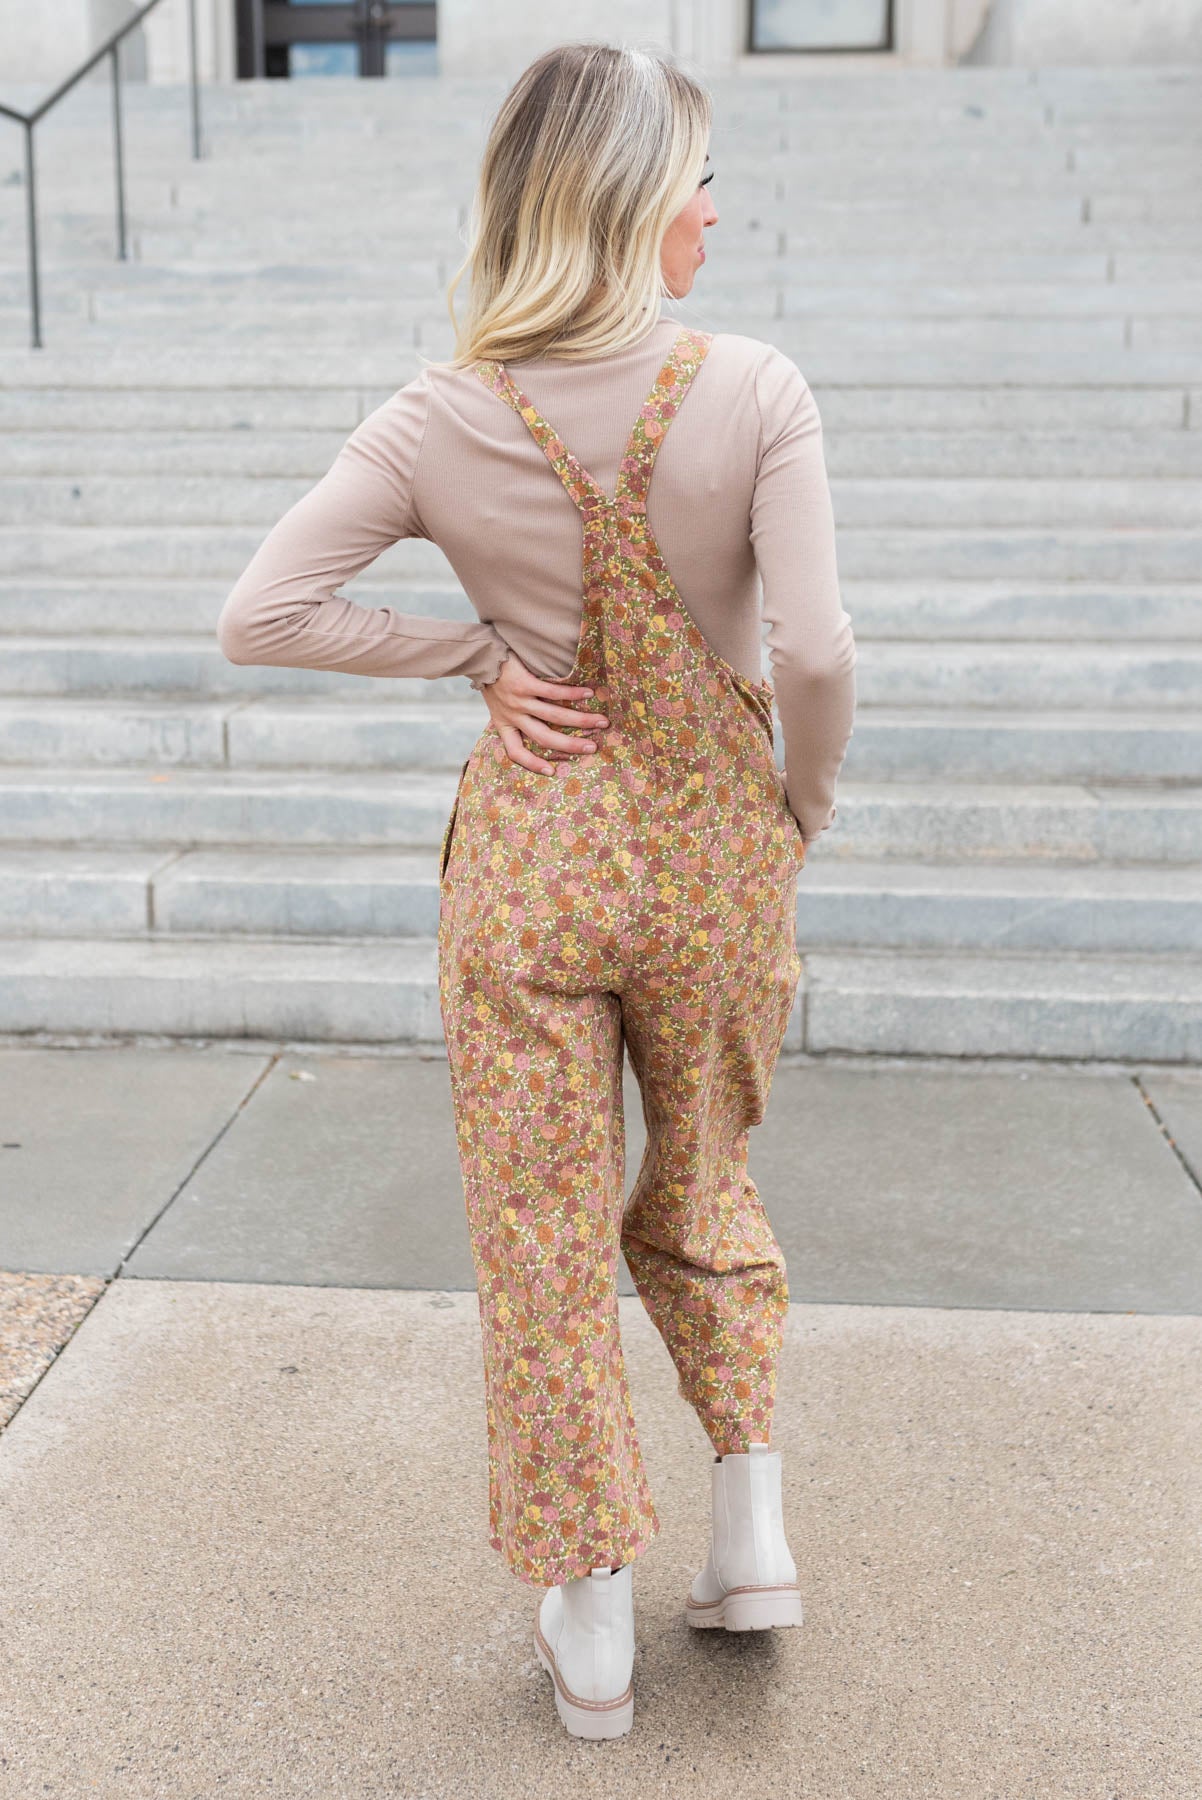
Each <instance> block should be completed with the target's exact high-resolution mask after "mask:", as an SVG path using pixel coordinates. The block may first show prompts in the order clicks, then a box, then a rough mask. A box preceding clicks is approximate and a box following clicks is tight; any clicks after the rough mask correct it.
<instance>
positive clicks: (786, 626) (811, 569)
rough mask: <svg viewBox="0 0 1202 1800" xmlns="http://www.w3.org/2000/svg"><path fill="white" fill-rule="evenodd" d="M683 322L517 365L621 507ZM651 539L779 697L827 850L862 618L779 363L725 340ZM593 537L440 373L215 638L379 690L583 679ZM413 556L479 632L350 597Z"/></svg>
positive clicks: (545, 411) (671, 444)
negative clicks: (436, 558) (433, 562)
mask: <svg viewBox="0 0 1202 1800" xmlns="http://www.w3.org/2000/svg"><path fill="white" fill-rule="evenodd" d="M679 329H680V327H679V322H678V321H677V320H676V319H675V318H673V317H671V316H670V315H667V314H661V316H660V318H659V319H658V320H657V322H656V324H655V325H654V326H653V327H652V328H651V330H650V332H649V333H648V334H647V336H646V337H644V338H643V339H641V340H640V341H639V342H638V343H636V344H633V345H628V346H626V347H625V348H623V349H621V350H618V351H616V352H612V353H611V354H609V355H607V356H603V357H597V358H594V359H592V360H590V361H586V362H581V363H569V362H565V361H563V360H562V359H556V358H554V357H541V358H538V359H531V360H529V361H525V362H521V361H515V362H510V363H507V364H506V366H507V368H508V369H509V372H510V374H511V375H512V376H513V378H514V380H515V381H516V382H517V384H518V386H519V388H521V389H522V391H523V392H524V393H525V395H526V397H527V399H528V400H529V401H530V402H531V403H532V404H533V405H534V406H535V407H536V408H537V410H538V411H539V412H540V413H541V414H542V416H543V417H544V418H546V419H547V420H548V421H549V422H550V423H551V424H552V425H553V426H554V427H555V429H556V431H557V433H558V434H559V435H560V437H561V438H562V439H563V441H564V442H565V443H566V444H567V445H568V447H569V449H571V450H572V451H573V452H574V454H575V455H576V457H577V458H578V459H579V461H580V462H581V463H582V464H583V466H584V467H585V468H586V469H587V470H588V471H589V473H590V474H591V475H592V476H593V477H594V479H595V480H596V481H598V482H599V483H600V485H601V487H602V488H603V489H604V491H605V492H607V493H609V494H612V493H613V492H614V490H615V488H616V485H617V478H618V464H619V460H620V457H621V454H622V451H623V449H624V447H625V444H626V441H627V438H628V436H629V433H630V430H631V427H632V426H633V423H634V420H635V418H636V416H637V414H638V411H639V408H640V406H641V405H642V403H643V401H644V400H645V399H646V397H647V394H648V393H649V392H650V390H651V387H652V385H653V384H654V381H655V378H656V375H657V374H658V372H659V369H660V367H661V366H662V364H663V360H664V356H665V354H666V352H667V351H668V349H669V348H670V346H671V344H672V342H673V341H674V339H675V337H676V335H677V333H678V331H679ZM647 515H648V523H649V525H650V528H651V531H652V533H653V535H654V537H655V538H656V541H657V542H658V544H659V548H660V550H661V552H662V553H663V557H664V561H665V563H666V564H667V567H668V569H669V570H670V572H671V575H672V578H673V580H674V582H675V585H676V587H677V589H678V591H679V593H680V596H681V599H682V601H683V603H684V605H685V606H686V608H687V609H688V611H689V613H690V615H691V616H692V618H693V619H694V620H695V621H696V623H697V625H698V627H699V629H700V630H701V632H702V635H703V636H704V637H705V638H706V639H707V641H708V642H709V643H710V644H711V645H712V647H713V648H714V649H715V650H716V651H717V652H718V654H719V655H720V656H722V657H724V658H725V659H726V661H727V662H729V663H731V664H732V665H733V666H734V667H735V668H736V669H738V670H740V671H741V672H742V673H743V674H745V675H746V676H747V677H748V678H749V679H750V680H752V681H761V680H762V679H763V678H764V664H763V641H764V640H763V626H764V624H765V623H766V625H767V644H768V653H769V662H770V679H771V680H772V683H773V686H774V688H775V694H776V703H777V707H778V710H779V713H780V719H781V725H782V729H783V737H784V762H785V771H784V773H785V794H786V798H787V800H788V803H789V806H790V809H791V810H792V812H793V814H794V816H795V817H796V819H797V821H798V824H799V825H800V827H801V832H802V836H803V838H805V839H807V840H808V839H810V838H813V837H815V836H817V835H818V834H819V833H820V832H821V831H824V830H825V829H826V827H827V826H828V825H829V824H830V822H831V820H832V818H833V817H834V813H835V801H834V797H835V783H836V777H837V776H838V773H839V770H840V768H841V766H842V763H843V761H844V757H845V755H846V750H847V743H848V739H849V738H850V736H851V730H852V718H853V714H854V709H855V677H854V673H853V671H854V667H855V661H856V650H855V643H854V639H853V636H852V628H851V620H850V619H849V617H848V615H847V613H846V612H845V611H844V609H843V606H842V604H841V599H840V593H839V580H838V572H837V566H836V555H835V529H834V517H833V512H832V506H831V496H830V489H829V484H828V480H827V472H826V464H825V458H824V454H823V444H822V424H821V420H820V418H819V415H818V408H817V406H816V404H815V401H814V396H813V394H812V393H811V392H810V388H809V385H808V383H807V382H806V380H805V378H804V377H803V375H802V374H801V372H800V371H799V369H798V368H797V366H796V365H795V364H794V363H793V362H792V361H791V360H790V359H789V358H788V357H787V356H785V355H784V354H783V353H782V352H781V351H779V350H777V349H776V348H774V346H772V345H771V344H767V343H763V342H761V341H760V340H758V339H756V338H750V337H743V336H740V335H738V334H737V333H733V332H718V333H716V334H715V335H714V338H713V342H712V343H711V345H710V347H709V352H708V355H707V356H706V358H705V360H704V362H703V363H702V365H701V367H700V369H699V371H698V373H697V375H696V376H695V378H694V380H693V382H692V385H691V386H690V388H689V391H688V393H687V394H686V396H685V398H684V401H683V404H682V405H681V408H680V412H679V414H678V415H677V416H676V417H675V418H674V419H673V421H672V425H671V428H670V429H669V430H668V432H667V433H666V435H665V437H664V440H663V443H662V445H661V447H660V450H659V453H658V455H657V458H656V463H655V467H654V470H653V472H652V476H651V485H650V489H649V493H648V503H647ZM581 533H582V522H581V517H580V514H579V512H578V510H577V508H576V507H575V505H574V504H573V502H572V500H571V498H570V497H569V496H568V494H567V493H565V491H564V489H563V487H562V485H561V483H560V481H559V478H558V476H557V475H556V473H555V471H554V469H552V468H551V466H550V464H549V463H548V462H547V460H546V458H545V457H544V455H543V453H542V451H541V449H540V448H539V446H538V444H537V443H536V442H535V440H534V438H533V437H532V436H531V434H530V432H529V430H528V429H527V427H526V425H525V424H524V422H523V421H522V420H521V419H520V418H519V417H518V416H517V414H516V413H515V412H514V411H513V410H512V409H511V408H510V407H508V406H506V405H505V403H504V402H503V401H502V400H501V399H499V398H498V396H497V395H496V394H494V393H493V392H491V391H490V390H489V389H488V388H487V387H485V385H484V383H483V382H482V381H481V380H480V379H479V377H478V376H477V375H476V374H475V372H474V370H473V369H471V368H467V369H456V370H452V369H439V368H436V367H431V368H426V369H423V370H422V371H421V373H420V374H418V375H417V376H416V377H415V378H414V379H413V380H412V381H410V382H408V383H407V384H406V385H405V386H404V387H402V388H400V389H398V390H397V392H396V393H394V394H392V395H391V396H390V397H389V398H388V399H387V400H385V401H384V403H383V404H382V405H380V406H378V407H377V408H376V409H375V410H374V411H373V412H371V413H370V414H369V415H368V416H367V417H366V418H365V419H364V420H363V421H362V422H361V423H360V424H359V425H358V426H357V427H356V429H355V430H354V431H353V432H352V433H351V434H350V436H349V437H348V438H347V440H346V442H345V443H344V444H343V446H342V448H341V450H340V451H339V453H338V455H337V457H336V458H335V460H334V462H333V464H332V465H331V467H330V468H329V470H328V471H327V473H326V474H325V475H323V476H322V478H321V479H320V480H319V481H318V482H317V483H316V485H315V486H313V487H312V488H310V489H309V491H308V492H307V493H306V494H304V495H303V496H302V497H301V498H300V499H299V500H298V501H297V502H296V503H295V505H294V506H292V507H291V509H290V510H289V511H288V512H286V513H285V514H284V516H283V517H282V518H281V519H280V520H279V521H278V523H277V524H276V525H274V526H273V527H272V529H271V530H270V531H269V532H268V534H267V536H266V538H265V539H264V540H263V542H262V544H261V545H260V546H259V549H258V550H257V551H256V552H255V555H254V556H253V557H252V559H251V561H250V563H249V564H248V565H247V567H246V569H245V570H244V571H243V573H242V575H241V576H240V577H239V579H238V581H237V583H236V584H235V586H234V588H233V589H232V591H231V592H230V593H229V594H228V596H227V598H226V601H225V604H224V606H223V608H222V610H221V614H220V617H219V619H218V622H217V637H218V641H219V643H220V646H221V649H222V651H223V653H224V654H225V656H226V657H227V658H228V659H229V660H230V661H231V662H234V663H250V664H273V663H274V664H282V665H285V666H287V667H292V668H307V669H339V670H346V671H350V672H352V673H357V674H361V675H376V676H414V675H420V676H425V677H429V678H437V677H439V676H444V675H463V676H466V677H468V679H469V680H470V682H471V684H472V685H473V686H474V687H476V688H477V689H479V688H481V687H483V686H485V685H487V684H488V683H490V682H492V681H493V680H495V679H496V677H497V675H498V673H499V671H500V667H501V664H502V662H503V661H504V659H505V657H506V656H507V655H508V654H509V652H510V650H512V651H514V652H515V653H516V654H517V655H518V656H519V657H520V658H521V660H522V662H523V663H525V664H526V666H527V667H528V668H529V669H531V670H532V671H533V672H534V673H535V674H536V675H538V676H541V677H543V678H544V679H546V680H550V681H557V680H558V681H562V680H564V679H566V677H567V675H568V673H569V671H570V669H571V666H572V662H573V659H574V656H575V651H576V645H577V640H578V637H579V632H580V621H581V609H582V579H581V549H582V537H581ZM401 538H426V539H428V540H430V541H431V542H433V543H434V544H436V545H438V546H439V548H440V549H441V550H442V551H443V553H444V554H445V556H446V558H447V560H448V561H449V563H450V565H451V568H452V569H453V571H454V573H455V575H456V576H457V578H458V580H459V582H460V584H461V585H462V587H463V590H464V592H465V594H466V595H467V598H468V600H469V602H470V603H471V606H472V608H473V610H474V611H475V613H476V615H477V617H476V618H475V619H474V620H466V621H464V620H454V619H439V618H423V617H417V616H414V615H412V614H408V613H403V612H399V611H397V610H396V609H395V608H394V607H392V606H365V605H360V604H359V603H358V602H356V601H352V600H349V599H347V598H345V597H344V596H342V595H340V594H339V593H338V592H337V591H336V590H337V589H338V587H339V585H340V584H341V583H343V582H345V581H348V580H350V579H351V578H352V577H354V576H356V575H358V574H359V573H360V571H361V570H363V569H364V568H366V567H367V565H368V564H369V563H370V562H372V561H373V560H374V559H375V558H376V557H377V556H379V555H380V553H381V552H382V551H383V550H385V549H386V548H387V547H388V546H389V545H390V544H393V543H395V542H396V541H397V540H398V539H401Z"/></svg>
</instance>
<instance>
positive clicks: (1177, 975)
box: [802, 951, 1202, 1062]
mask: <svg viewBox="0 0 1202 1800" xmlns="http://www.w3.org/2000/svg"><path fill="white" fill-rule="evenodd" d="M805 990H806V991H805V1022H804V1027H803V1028H802V1041H803V1043H804V1047H805V1048H806V1049H807V1050H809V1051H812V1052H815V1053H819V1054H820V1053H823V1052H831V1051H835V1052H851V1053H859V1054H865V1053H867V1054H878V1055H927V1056H1036V1057H1071V1058H1082V1059H1088V1058H1099V1057H1100V1058H1104V1059H1123V1060H1135V1061H1145V1060H1146V1061H1149V1062H1197V1061H1198V1060H1199V1058H1202V960H1199V959H1196V958H1185V957H1182V956H1180V955H1175V956H1172V957H1167V958H1166V957H1157V956H1145V955H1134V954H1133V955H1128V956H1126V957H1119V956H1091V955H1065V954H1064V953H1063V952H1061V951H1052V952H1049V953H1047V954H1046V955H1044V956H1032V955H1022V954H1017V953H1016V954H1011V955H1005V954H1002V953H999V952H995V953H993V954H992V955H985V954H981V955H977V956H966V955H956V954H946V955H942V954H938V953H935V952H928V953H921V952H912V953H904V952H895V951H894V952H891V951H878V952H876V953H875V954H868V953H865V954H860V955H838V954H834V953H826V954H823V953H819V954H816V955H812V956H807V957H806V959H805Z"/></svg>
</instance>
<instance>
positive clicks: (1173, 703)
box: [0, 633, 1202, 729]
mask: <svg viewBox="0 0 1202 1800" xmlns="http://www.w3.org/2000/svg"><path fill="white" fill-rule="evenodd" d="M858 648H859V660H858V666H857V694H858V696H859V698H860V699H861V700H862V701H863V702H864V703H865V704H867V705H870V706H886V705H889V706H901V707H904V706H924V707H932V706H935V707H937V706H951V707H964V706H983V707H1003V708H1010V709H1013V708H1016V707H1018V708H1024V709H1026V708H1032V707H1045V706H1047V707H1055V708H1057V709H1059V710H1064V709H1068V708H1072V707H1086V708H1089V709H1091V710H1097V709H1099V708H1101V707H1116V708H1123V709H1127V708H1134V709H1136V710H1139V709H1141V708H1146V707H1148V706H1156V705H1163V706H1168V707H1182V706H1188V705H1191V704H1194V703H1196V702H1197V700H1198V698H1199V696H1200V695H1202V644H1198V643H1196V642H1195V643H1188V642H1186V643H1172V642H1165V643H1156V644H1150V645H1145V644H1112V643H1103V644H1091V643H1083V642H1076V643H1073V644H1067V643H1039V644H1024V643H968V644H957V643H953V642H949V641H946V640H936V641H933V642H925V641H918V642H914V643H891V642H887V641H881V640H873V639H867V640H866V641H865V642H864V643H863V644H862V645H860V646H859V647H858ZM764 659H765V660H764V668H765V672H767V667H768V652H767V648H766V647H765V651H764ZM0 684H2V691H3V692H6V693H7V694H9V695H16V694H23V695H31V694H43V695H51V694H62V695H81V696H82V695H112V694H114V693H126V694H129V693H167V692H170V693H172V694H176V695H183V694H194V695H197V696H200V695H214V696H217V695H223V694H235V695H242V696H244V697H246V698H248V699H249V698H251V697H252V696H253V695H256V694H260V693H270V694H327V693H329V694H339V693H345V694H352V693H362V694H364V696H365V699H366V695H367V684H370V685H371V687H373V688H379V689H381V690H383V691H382V692H381V694H380V696H379V698H380V699H381V700H386V701H388V702H392V701H394V700H404V701H419V702H422V703H423V704H425V705H428V706H436V705H439V704H440V703H444V702H446V701H447V700H449V699H453V698H469V697H470V696H471V695H472V694H473V693H474V690H473V689H472V688H471V685H470V682H469V681H468V678H467V677H466V676H447V677H444V678H442V679H441V680H439V681H436V682H435V681H430V680H426V679H423V678H421V677H395V678H393V677H390V678H388V679H387V680H386V681H385V679H384V678H380V677H371V676H363V675H352V674H345V673H336V672H334V671H332V670H328V669H294V668H285V667H275V666H270V667H268V666H259V665H257V664H245V665H243V664H234V663H231V662H230V661H229V660H228V659H227V658H226V657H225V656H224V654H223V653H222V651H221V649H220V646H219V645H218V644H217V641H216V637H215V635H214V634H212V633H206V634H205V635H204V636H202V637H198V638H189V637H185V636H184V635H182V634H177V635H175V636H172V637H163V638H153V637H149V636H141V635H136V636H117V635H111V636H97V637H46V638H39V637H18V636H13V637H9V638H7V639H6V640H5V642H4V661H3V667H2V669H0ZM371 697H372V699H373V700H374V699H376V697H377V696H376V695H375V694H374V693H373V694H372V696H371ZM386 729H387V727H386Z"/></svg>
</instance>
